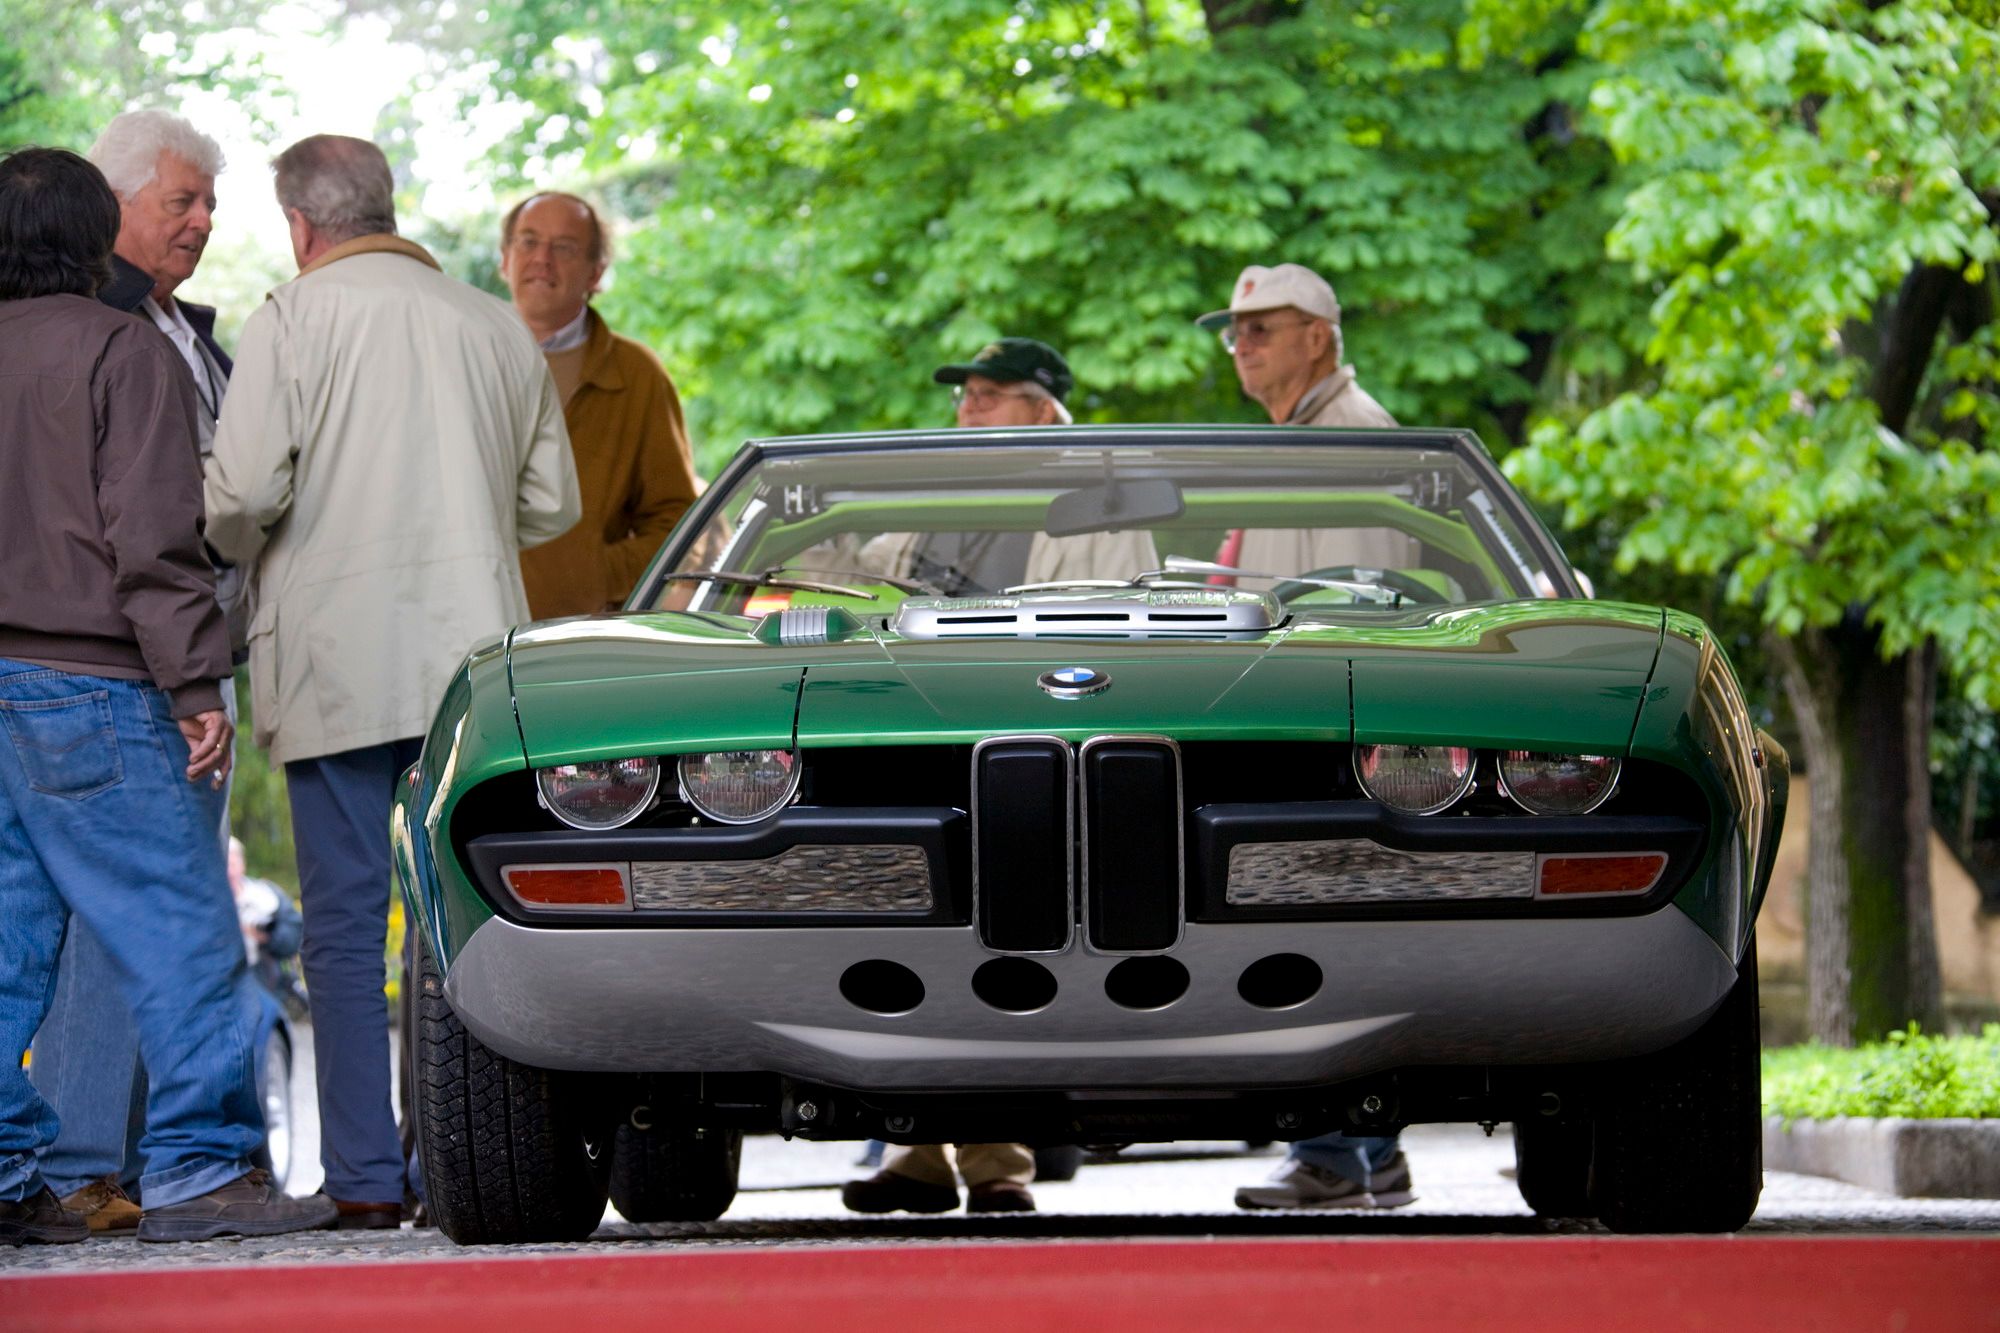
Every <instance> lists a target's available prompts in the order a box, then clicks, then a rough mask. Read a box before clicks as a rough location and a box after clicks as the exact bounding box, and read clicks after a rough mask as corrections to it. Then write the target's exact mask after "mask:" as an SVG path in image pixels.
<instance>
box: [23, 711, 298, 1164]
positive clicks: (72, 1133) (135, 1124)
mask: <svg viewBox="0 0 2000 1333" xmlns="http://www.w3.org/2000/svg"><path fill="white" fill-rule="evenodd" d="M235 685H236V683H235V682H234V681H224V682H223V685H222V702H223V704H224V705H225V706H226V707H227V709H228V712H229V719H230V721H232V722H234V721H235V720H236V688H235ZM229 786H230V784H229V782H228V781H225V782H224V783H223V784H222V822H221V825H220V826H219V829H218V834H219V838H220V841H221V843H222V846H223V854H224V855H225V856H226V855H228V847H229ZM257 1049H258V1050H259V1051H262V1050H263V1046H262V1044H261V1042H260V1043H259V1045H258V1048H257ZM34 1053H35V1058H34V1062H33V1063H32V1064H31V1065H30V1066H29V1069H28V1076H29V1077H30V1078H32V1079H33V1080H34V1081H35V1090H36V1091H37V1092H39V1093H41V1094H42V1098H43V1100H45V1101H46V1102H48V1104H49V1105H50V1106H51V1107H52V1108H53V1109H54V1110H55V1113H56V1116H57V1118H58V1119H59V1120H60V1121H61V1122H62V1128H61V1129H60V1130H59V1131H57V1133H56V1141H55V1142H54V1143H52V1144H50V1145H49V1147H48V1149H47V1151H45V1152H43V1153H42V1178H43V1179H44V1180H46V1181H47V1182H48V1185H49V1188H50V1189H52V1190H54V1191H55V1192H56V1193H57V1194H58V1195H66V1194H70V1193H72V1192H74V1191H76V1190H80V1189H82V1188H83V1187H84V1186H85V1185H88V1184H89V1183H90V1182H91V1181H93V1180H102V1179H103V1178H104V1177H106V1176H115V1177H117V1179H118V1182H119V1183H120V1184H121V1185H123V1186H124V1187H125V1189H126V1191H127V1192H128V1193H131V1194H133V1196H134V1197H135V1198H142V1197H143V1196H141V1195H140V1194H139V1193H138V1192H137V1191H138V1188H139V1176H140V1173H141V1172H142V1171H143V1170H144V1169H145V1168H144V1163H143V1162H142V1160H141V1159H140V1157H139V1139H140V1136H141V1135H142V1134H144V1133H145V1129H146V1067H145V1064H144V1063H143V1062H142V1061H141V1060H140V1059H139V1028H138V1025H137V1024H135V1023H134V1022H133V1021H132V1011H131V1010H130V1009H128V1008H127V1007H126V1005H125V997H124V996H123V995H122V994H121V993H120V992H119V989H118V973H117V970H116V969H115V968H113V967H112V965H111V956H110V955H109V954H107V953H106V952H105V951H104V946H103V945H101V944H99V943H98V942H97V937H96V936H95V935H93V934H91V933H90V927H88V926H86V925H84V924H83V922H82V921H81V920H79V919H78V918H76V917H71V918H70V923H69V934H68V936H67V937H66V938H65V939H64V940H63V950H62V960H61V961H60V962H58V963H57V964H56V991H55V1001H54V1003H52V1004H51V1005H50V1006H49V1012H48V1017H46V1018H44V1019H43V1020H42V1028H41V1031H39V1032H37V1033H36V1034H35V1044H34Z"/></svg>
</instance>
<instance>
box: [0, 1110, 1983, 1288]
mask: <svg viewBox="0 0 2000 1333" xmlns="http://www.w3.org/2000/svg"><path fill="white" fill-rule="evenodd" d="M1404 1146H1405V1149H1406V1151H1407V1152H1408V1154H1409V1158H1410V1164H1411V1169H1412V1172H1413V1174H1414V1176H1415V1179H1416V1187H1417V1192H1418V1196H1419V1197H1418V1199H1417V1201H1416V1202H1415V1203H1414V1204H1412V1205H1411V1206H1409V1207H1408V1208H1403V1209H1397V1210H1395V1211H1394V1212H1388V1213H1372V1214H1366V1215H1360V1216H1356V1215H1351V1214H1327V1213H1244V1212H1239V1211H1237V1210H1236V1209H1235V1208H1234V1207H1233V1205H1232V1196H1233V1194H1234V1191H1235V1188H1236V1186H1238V1185H1241V1184H1245V1183H1247V1182H1249V1181H1252V1180H1255V1179H1257V1178H1259V1177H1261V1176H1262V1175H1264V1174H1265V1173H1266V1172H1268V1171H1269V1170H1270V1169H1271V1168H1272V1167H1273V1166H1275V1165H1276V1163H1277V1160H1278V1152H1277V1150H1275V1149H1271V1150H1266V1151H1264V1152H1263V1153H1260V1154H1250V1153H1246V1152H1244V1151H1243V1150H1242V1145H1240V1144H1222V1143H1201V1144H1145V1145H1138V1146H1135V1147H1133V1148H1131V1149H1129V1150H1128V1151H1127V1152H1126V1154H1125V1155H1123V1156H1122V1157H1120V1158H1119V1159H1117V1160H1115V1161H1111V1162H1107V1163H1103V1164H1096V1163H1093V1164H1088V1165H1086V1166H1085V1167H1084V1168H1083V1170H1082V1172H1081V1173H1080V1174H1079V1175H1078V1176H1077V1178H1076V1179H1075V1180H1074V1181H1070V1182H1067V1183H1057V1184H1047V1183H1045V1184H1040V1185H1037V1186H1035V1197H1036V1200H1037V1201H1038V1203H1039V1204H1040V1206H1041V1211H1040V1212H1038V1213H1034V1214H1024V1215H1017V1216H1004V1217H991V1216H988V1217H979V1218H971V1217H966V1216H964V1215H963V1214H947V1215H944V1216H937V1217H923V1218H911V1217H902V1216H896V1217H891V1218H886V1219H883V1218H863V1217H857V1216H855V1215H854V1214H851V1213H847V1212H845V1211H844V1210H843V1209H842V1208H841V1206H840V1198H839V1186H840V1184H841V1182H843V1181H845V1180H847V1179H850V1178H851V1177H853V1176H855V1175H857V1174H863V1173H864V1172H863V1169H862V1168H859V1167H857V1166H855V1165H854V1159H855V1156H856V1153H857V1149H858V1147H859V1145H857V1144H851V1143H805V1142H794V1143H786V1142H783V1141H782V1140H779V1139H776V1138H753V1139H750V1140H748V1141H747V1142H746V1143H745V1145H744V1154H743V1176H742V1190H741V1192H740V1193H739V1194H738V1195H737V1199H736V1204H735V1206H734V1207H733V1208H731V1209H730V1211H729V1213H728V1214H727V1215H726V1216H725V1217H724V1218H722V1219H721V1220H720V1221H717V1222H710V1223H705V1224H670V1225H652V1226H635V1225H633V1224H631V1223H628V1222H625V1221H623V1220H622V1219H620V1218H619V1217H618V1216H617V1215H616V1214H615V1213H612V1214H609V1215H607V1217H606V1219H605V1224H604V1225H603V1226H602V1227H601V1228H600V1229H599V1230H598V1232H597V1234H596V1235H595V1236H594V1237H592V1238H591V1239H590V1240H589V1241H585V1242H582V1243H579V1244H573V1245H531V1246H515V1247H508V1248H505V1249H491V1248H488V1249H460V1248H459V1247H457V1246H455V1245H453V1244H452V1243H451V1242H450V1241H448V1240H446V1239H445V1238H444V1237H443V1236H441V1235H440V1234H438V1233H437V1232H436V1231H434V1230H421V1231H420V1230H414V1229H411V1228H408V1227H405V1228H404V1229H403V1230H401V1231H398V1232H317V1233H309V1234H305V1235H298V1236H280V1237H273V1238H269V1239H263V1240H225V1241H211V1242H207V1243H205V1244H191V1245H140V1244H139V1243H138V1242H137V1241H135V1240H129V1239H127V1240H95V1241H91V1242H89V1243H88V1244H84V1245H66V1246H28V1247H24V1248H22V1249H17V1250H0V1279H4V1278H5V1277H7V1276H8V1275H10V1274H17V1273H28V1272H49V1271H66V1272H85V1271H91V1270H134V1269H142V1268H177V1267H186V1266H197V1265H206V1264H241V1263H247V1262H253V1261H258V1262H262V1261H278V1262H287V1263H314V1264H319V1263H342V1262H354V1261H367V1262H394V1261H406V1260H450V1259H459V1258H494V1257H501V1256H511V1255H546V1254H579V1253H597V1254H631V1253H635V1252H644V1251H647V1250H653V1249H670V1248H685V1247H690V1246H702V1247H712V1246H732V1247H743V1246H768V1245H790V1246H798V1245H826V1244H842V1245H857V1244H859V1245H873V1244H932V1243H938V1242H979V1241H1009V1240H1012V1241H1059V1240H1080V1239H1088V1240H1101V1239H1147V1238H1183V1237H1200V1236H1230V1237H1237V1238H1260V1237H1271V1238H1276V1237H1298V1236H1353V1237H1367V1236H1403V1237H1413V1236H1476V1235H1515V1236H1533V1235H1544V1234H1572V1235H1574V1234H1589V1233H1591V1232H1594V1231H1595V1230H1596V1228H1595V1227H1593V1226H1590V1225H1587V1224H1581V1223H1547V1222H1543V1221H1539V1220H1537V1219H1536V1218H1534V1217H1533V1216H1532V1215H1530V1214H1529V1212H1528V1210H1527V1208H1526V1207H1525V1205H1523V1204H1522V1202H1521V1198H1520V1195H1519V1194H1518V1193H1517V1192H1516V1190H1515V1188H1514V1182H1513V1180H1512V1179H1511V1178H1510V1177H1509V1176H1507V1175H1505V1174H1503V1172H1504V1171H1506V1170H1508V1169H1510V1168H1511V1167H1512V1165H1513V1149H1512V1146H1511V1142H1510V1140H1509V1138H1508V1136H1507V1131H1506V1129H1505V1127H1504V1126H1503V1127H1502V1128H1501V1130H1500V1132H1499V1133H1497V1134H1495V1135H1494V1136H1493V1137H1492V1138H1491V1139H1488V1138H1486V1137H1485V1136H1484V1135H1482V1134H1481V1133H1480V1131H1479V1130H1478V1129H1477V1128H1476V1127H1472V1126H1417V1127H1415V1128H1413V1129H1411V1130H1410V1131H1409V1132H1408V1133H1407V1134H1406V1135H1405V1136H1404ZM308 1161H310V1159H308ZM1749 1234H1764V1235H1771V1234H1818V1235H1829V1234H1878V1235H1879V1234H1897V1235H1926V1234H1928V1235H1959V1236H1964V1235H1978V1234H1985V1235H2000V1201H1982V1200H1952V1199H1897V1198H1891V1197H1889V1196H1886V1195H1881V1194H1876V1193H1873V1192H1871V1191H1869V1190H1864V1189H1860V1188H1858V1187H1856V1186H1852V1185H1845V1184H1842V1183H1840V1182H1838V1181H1832V1180H1822V1179H1819V1178H1816V1177H1810V1176H1797V1175H1788V1174H1785V1173H1782V1172H1772V1173H1770V1174H1769V1175H1768V1176H1767V1177H1766V1182H1765V1187H1764V1197H1763V1204H1762V1207H1761V1208H1760V1209H1759V1210H1758V1213H1757V1216H1756V1218H1755V1219H1753V1220H1752V1222H1751V1224H1750V1228H1749Z"/></svg>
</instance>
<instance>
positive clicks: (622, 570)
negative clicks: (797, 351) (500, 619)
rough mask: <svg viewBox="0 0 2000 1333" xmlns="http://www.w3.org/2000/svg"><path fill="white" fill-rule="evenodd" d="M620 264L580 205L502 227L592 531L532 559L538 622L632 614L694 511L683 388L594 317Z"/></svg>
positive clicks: (524, 204)
mask: <svg viewBox="0 0 2000 1333" xmlns="http://www.w3.org/2000/svg"><path fill="white" fill-rule="evenodd" d="M610 260H611V249H610V241H609V238H608V237H607V236H606V235H605V230H604V224H603V222H602V221H601V220H600V219H599V218H598V216H597V210H596V209H594V208H592V207H591V206H590V205H589V204H588V203H585V202H584V201H583V200H582V199H579V198H577V197H576V196H575V195H573V194H560V193H556V192H553V191H549V192H544V193H541V194H535V195H530V196H529V197H528V198H526V199H523V200H522V201H521V202H520V203H518V204H516V205H514V207H513V209H512V210H511V211H510V212H509V213H508V214H507V216H506V218H505V219H504V220H503V221H502V222H501V224H500V276H501V278H502V279H504V280H505V281H506V283H507V290H508V291H509V292H511V293H512V294H513V297H514V308H515V309H516V310H517V311H519V312H520V315H521V319H522V320H523V322H525V323H526V324H527V326H528V330H529V332H531V333H533V334H534V335H535V341H536V342H537V343H539V344H540V345H541V349H542V354H543V356H545V357H546V358H547V359H548V363H549V371H550V373H551V374H552V375H554V376H555V384H556V392H557V393H558V394H560V395H561V397H562V409H563V421H564V423H565V424H566V425H567V426H568V428H569V440H570V447H571V449H572V450H573V451H574V453H575V455H576V475H577V484H578V487H579V492H580V495H581V498H582V501H583V521H582V522H580V523H578V524H577V525H576V526H575V527H573V528H571V529H570V530H569V531H568V532H566V533H564V534H563V535H562V536H560V537H558V538H556V539H555V540H554V541H551V542H544V543H543V544H542V545H540V546H537V547H534V548H533V549H531V550H527V551H523V552H522V553H521V579H522V582H523V583H524V584H525V585H526V587H527V590H528V609H529V611H530V612H531V613H532V614H533V616H534V617H535V619H537V620H546V619H549V618H551V617H554V616H573V615H591V614H594V613H596V612H599V611H604V610H607V609H610V608H613V607H616V606H617V605H618V604H619V603H621V602H623V601H624V600H625V595H626V594H627V593H629V592H631V591H632V585H633V584H635V583H637V582H638V581H639V575H640V574H641V573H643V572H644V571H645V568H646V565H647V563H648V562H649V561H651V560H652V558H653V554H654V552H656V551H658V550H659V549H660V543H661V542H662V541H663V540H664V539H665V538H666V535H667V534H668V533H669V532H671V531H672V530H673V526H674V524H675V523H676V522H678V521H679V519H680V516H681V515H682V514H683V513H684V512H686V510H687V507H688V506H689V505H690V504H692V503H693V502H694V497H695V490H696V485H695V479H694V460H693V457H692V455H691V453H690V451H689V448H688V435H687V425H686V423H685V422H684V421H683V419H682V416H681V400H680V395H678V394H677V393H675V392H674V383H673V381H672V380H671V379H669V378H667V372H666V370H665V368H663V367H662V366H661V365H660V362H659V358H657V357H655V356H654V355H653V353H652V352H651V351H649V350H648V349H647V348H645V347H643V346H641V345H640V344H639V343H636V342H634V341H633V340H632V339H630V338H624V337H620V336H619V335H618V334H616V333H613V332H612V331H611V329H610V327H609V326H608V325H607V324H606V323H605V322H604V317H603V316H602V315H599V314H598V313H597V312H596V311H595V310H593V309H591V307H590V298H591V296H592V294H593V293H595V292H596V291H597V289H598V283H599V282H601V281H602V280H603V278H604V270H605V266H606V265H607V264H608V263H609V262H610Z"/></svg>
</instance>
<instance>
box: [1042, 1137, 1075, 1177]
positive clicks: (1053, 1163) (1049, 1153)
mask: <svg viewBox="0 0 2000 1333" xmlns="http://www.w3.org/2000/svg"><path fill="white" fill-rule="evenodd" d="M1082 1167H1083V1145H1082V1144H1078V1143H1052V1144H1050V1145H1048V1146H1047V1147H1043V1148H1037V1149H1035V1183H1037V1184H1041V1183H1042V1182H1044V1181H1047V1182H1050V1183H1054V1182H1057V1181H1063V1180H1075V1179H1076V1173H1077V1172H1078V1171H1079V1170H1080V1169H1081V1168H1082Z"/></svg>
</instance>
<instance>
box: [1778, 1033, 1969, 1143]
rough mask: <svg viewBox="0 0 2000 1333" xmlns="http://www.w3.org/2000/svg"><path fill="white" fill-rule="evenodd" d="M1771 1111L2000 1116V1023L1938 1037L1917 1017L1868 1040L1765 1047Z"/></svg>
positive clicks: (1804, 1116) (1811, 1116)
mask: <svg viewBox="0 0 2000 1333" xmlns="http://www.w3.org/2000/svg"><path fill="white" fill-rule="evenodd" d="M1764 1111H1765V1113H1766V1114H1767V1115H1780V1116H1784V1117H1785V1118H1786V1119H1788V1120H1825V1119H1831V1118H1833V1117H1835V1116H1907V1117H1909V1118H1912V1119H1918V1120H1937V1119H1945V1118H1951V1117H1969V1118H1982V1119H1991V1118H1994V1117H2000V1024H1995V1023H1988V1024H1987V1025H1986V1027H1985V1029H1984V1030H1983V1031H1982V1032H1981V1033H1980V1034H1979V1035H1978V1036H1976V1037H1974V1036H1959V1037H1937V1036H1926V1035H1924V1034H1923V1033H1921V1032H1919V1031H1918V1029H1917V1026H1916V1024H1914V1023H1912V1024H1911V1025H1910V1027H1909V1028H1908V1030H1907V1031H1903V1032H1892V1033H1890V1034H1889V1038H1888V1040H1887V1041H1883V1042H1878V1043H1876V1044H1874V1045H1869V1046H1859V1047H1855V1048H1853V1049H1841V1048H1838V1047H1833V1046H1818V1045H1813V1046H1787V1047H1783V1048H1780V1049H1777V1050H1770V1051H1766V1052H1764Z"/></svg>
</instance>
